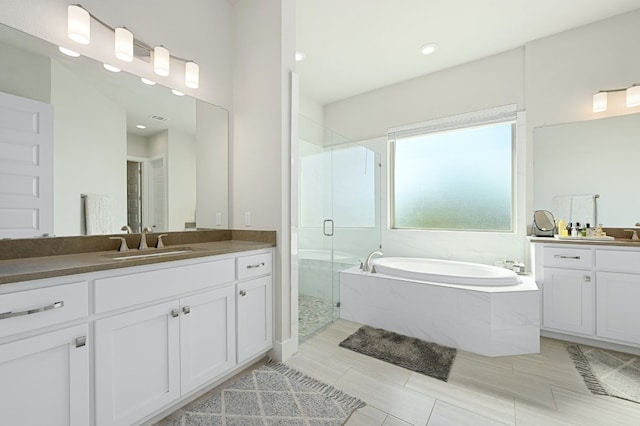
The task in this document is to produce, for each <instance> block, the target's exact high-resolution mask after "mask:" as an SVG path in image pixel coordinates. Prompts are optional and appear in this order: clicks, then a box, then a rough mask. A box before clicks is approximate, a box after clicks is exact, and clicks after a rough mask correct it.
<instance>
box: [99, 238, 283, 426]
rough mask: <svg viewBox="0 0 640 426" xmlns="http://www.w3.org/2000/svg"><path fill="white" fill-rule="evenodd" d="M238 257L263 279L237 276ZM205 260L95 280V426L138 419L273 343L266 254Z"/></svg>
mask: <svg viewBox="0 0 640 426" xmlns="http://www.w3.org/2000/svg"><path fill="white" fill-rule="evenodd" d="M241 257H246V258H248V259H254V260H256V259H259V260H260V262H251V263H250V265H255V264H258V265H261V264H262V263H263V262H264V265H261V266H257V267H255V268H253V267H252V268H249V269H250V270H251V272H250V273H249V275H253V274H256V273H258V272H257V271H260V272H259V273H258V274H259V275H261V276H260V277H258V278H255V279H253V278H252V279H247V277H246V276H245V275H243V274H240V277H238V276H237V274H236V269H237V267H238V264H239V263H241V262H238V259H240V258H241ZM209 259H211V260H203V261H200V262H194V263H191V264H188V265H180V266H178V267H176V266H172V267H168V266H167V267H164V268H161V269H158V268H157V267H156V268H155V269H153V270H148V271H144V270H143V271H138V270H136V271H135V272H133V273H122V272H121V274H120V275H118V276H107V277H104V278H100V279H96V280H95V297H96V301H95V306H96V310H97V311H99V312H103V311H105V312H106V313H107V315H109V316H106V317H103V318H99V319H96V321H95V340H96V343H95V347H96V364H95V377H96V379H95V388H96V424H97V426H105V425H132V424H138V423H139V422H140V421H141V420H144V419H146V418H149V416H152V415H155V414H157V413H159V412H161V411H162V410H163V408H165V407H167V406H169V405H171V404H172V403H174V402H176V401H178V400H179V399H180V398H182V397H185V396H188V395H189V394H190V393H191V392H193V391H195V390H197V389H199V388H201V387H203V386H205V385H207V384H208V383H211V382H214V381H215V380H216V379H217V378H220V377H222V376H223V375H224V374H225V373H229V372H230V371H232V370H233V369H234V368H235V367H236V365H239V364H241V363H243V362H244V361H249V360H251V359H252V357H254V356H258V355H260V354H261V353H265V352H266V351H267V350H268V349H270V348H271V345H272V338H271V323H272V317H271V316H272V309H271V297H272V296H271V275H270V274H271V261H272V260H271V251H270V250H269V251H267V252H263V253H258V254H254V255H251V256H239V257H237V258H236V257H235V256H226V257H223V258H222V259H217V258H209ZM266 265H268V268H267V266H266ZM124 272H127V271H126V270H124ZM238 278H241V279H238ZM144 295H146V299H145V296H144ZM99 297H100V298H101V300H100V301H99V300H98V298H99ZM159 298H160V299H159ZM131 303H136V305H134V306H131ZM139 304H142V306H140V305H139ZM123 309H124V310H125V311H124V312H121V311H122V310H123ZM111 311H114V312H116V313H115V314H113V315H110V314H109V312H111ZM265 324H268V327H266V328H267V329H268V332H266V331H262V332H257V331H256V330H265ZM247 330H248V331H247ZM240 342H242V344H241V343H240ZM240 350H242V351H243V353H244V354H245V356H243V357H237V356H236V353H237V352H236V351H238V352H239V351H240Z"/></svg>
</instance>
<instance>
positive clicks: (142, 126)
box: [136, 124, 147, 129]
mask: <svg viewBox="0 0 640 426" xmlns="http://www.w3.org/2000/svg"><path fill="white" fill-rule="evenodd" d="M136 127H137V128H138V129H146V128H147V126H145V125H144V124H136Z"/></svg>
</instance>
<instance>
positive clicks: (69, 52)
mask: <svg viewBox="0 0 640 426" xmlns="http://www.w3.org/2000/svg"><path fill="white" fill-rule="evenodd" d="M58 50H59V51H60V52H61V53H64V54H65V55H67V56H71V57H72V58H77V57H78V56H80V54H79V53H78V52H76V51H75V50H71V49H67V48H66V47H62V46H58Z"/></svg>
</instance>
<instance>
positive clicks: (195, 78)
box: [184, 61, 200, 89]
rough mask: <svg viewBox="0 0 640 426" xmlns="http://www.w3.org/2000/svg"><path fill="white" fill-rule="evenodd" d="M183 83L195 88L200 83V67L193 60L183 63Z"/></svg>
mask: <svg viewBox="0 0 640 426" xmlns="http://www.w3.org/2000/svg"><path fill="white" fill-rule="evenodd" d="M184 84H185V85H186V86H187V87H190V88H192V89H197V88H198V86H199V85H200V67H199V66H198V64H196V63H195V62H191V61H190V62H187V63H186V64H185V67H184Z"/></svg>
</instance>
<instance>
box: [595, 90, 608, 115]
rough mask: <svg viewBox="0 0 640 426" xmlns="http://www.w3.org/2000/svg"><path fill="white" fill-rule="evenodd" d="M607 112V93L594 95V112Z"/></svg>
mask: <svg viewBox="0 0 640 426" xmlns="http://www.w3.org/2000/svg"><path fill="white" fill-rule="evenodd" d="M606 110H607V92H598V93H596V94H595V95H593V112H602V111H606Z"/></svg>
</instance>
